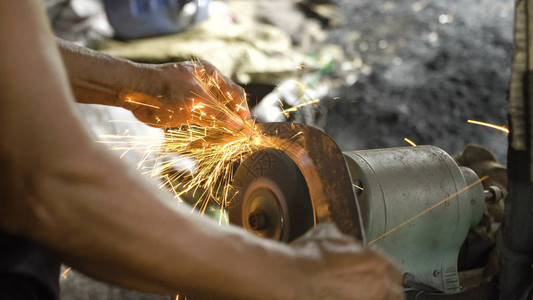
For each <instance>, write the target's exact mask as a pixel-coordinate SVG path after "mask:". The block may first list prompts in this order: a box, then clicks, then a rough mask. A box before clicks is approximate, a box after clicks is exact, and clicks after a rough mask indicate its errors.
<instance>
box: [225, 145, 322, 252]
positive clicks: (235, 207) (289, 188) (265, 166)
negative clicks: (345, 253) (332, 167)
mask: <svg viewBox="0 0 533 300" xmlns="http://www.w3.org/2000/svg"><path fill="white" fill-rule="evenodd" d="M232 185H233V187H234V189H235V190H236V194H235V197H234V198H233V199H232V201H231V203H230V206H229V208H228V215H229V220H230V222H231V223H233V224H235V225H238V226H242V227H244V228H245V229H247V230H250V231H252V232H254V233H255V234H257V235H259V236H261V237H265V238H269V239H274V240H279V241H284V242H290V241H292V240H294V239H295V238H297V237H299V236H301V235H302V234H304V233H305V232H306V231H307V230H309V229H310V228H312V227H313V226H314V225H315V221H314V213H313V206H312V203H311V197H310V196H309V189H308V187H307V183H306V182H305V179H304V177H303V175H302V172H301V171H300V169H299V168H298V166H297V165H296V164H295V163H294V161H292V159H291V158H290V157H289V156H288V155H286V154H285V153H283V151H281V150H277V149H271V148H267V149H262V150H259V151H258V152H255V153H254V154H252V155H251V156H250V157H248V158H247V159H246V160H245V161H244V162H243V163H242V164H241V165H240V166H239V168H238V169H237V172H236V173H235V176H234V179H233V183H232Z"/></svg>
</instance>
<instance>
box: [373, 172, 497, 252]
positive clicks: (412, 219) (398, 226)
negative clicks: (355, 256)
mask: <svg viewBox="0 0 533 300" xmlns="http://www.w3.org/2000/svg"><path fill="white" fill-rule="evenodd" d="M487 178H489V176H483V177H481V178H480V179H478V180H476V181H474V182H473V183H471V184H469V185H467V186H466V187H464V188H462V189H461V190H459V191H458V192H456V193H453V194H451V195H450V196H448V197H446V198H445V199H443V200H441V201H439V202H437V203H435V204H433V205H432V206H431V207H429V208H428V209H426V210H424V211H422V212H420V213H419V214H417V215H415V216H414V217H412V218H410V219H408V220H406V221H404V222H402V223H400V224H399V225H397V226H395V227H393V228H392V229H391V230H389V231H387V232H385V233H384V234H382V235H380V236H378V237H377V238H375V239H373V240H372V241H370V242H369V243H368V245H371V244H373V243H375V242H377V241H378V240H380V239H382V238H384V237H386V236H387V235H389V234H391V233H393V232H395V231H396V230H398V229H400V228H402V227H403V226H405V225H407V224H409V223H410V222H412V221H414V220H416V219H417V218H419V217H420V216H422V215H424V214H426V213H428V212H430V211H431V210H433V209H435V208H436V207H439V206H440V205H442V204H444V203H446V202H448V201H449V200H451V199H453V198H455V197H456V196H458V195H459V194H461V193H463V192H465V191H467V190H468V189H470V188H471V187H473V186H475V185H476V184H479V183H481V182H482V181H483V180H485V179H487Z"/></svg>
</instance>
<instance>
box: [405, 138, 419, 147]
mask: <svg viewBox="0 0 533 300" xmlns="http://www.w3.org/2000/svg"><path fill="white" fill-rule="evenodd" d="M403 140H404V141H406V142H407V143H409V144H411V146H413V147H416V144H415V142H413V141H411V140H410V139H408V138H403Z"/></svg>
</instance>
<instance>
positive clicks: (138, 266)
mask: <svg viewBox="0 0 533 300" xmlns="http://www.w3.org/2000/svg"><path fill="white" fill-rule="evenodd" d="M0 22H1V24H0V25H1V26H0V70H1V71H2V73H3V76H0V91H1V92H2V94H1V96H0V97H1V100H0V101H1V102H0V136H1V137H2V138H1V139H0V164H1V166H2V168H1V169H2V172H1V173H0V174H1V178H0V207H1V209H0V230H3V231H6V232H9V233H13V234H18V235H21V236H25V237H27V238H29V239H32V240H34V241H37V242H39V243H41V244H42V245H44V246H46V247H48V248H50V249H51V250H53V251H55V252H56V253H58V254H59V255H60V256H61V257H62V258H63V259H64V260H65V261H66V262H67V263H69V264H70V265H72V266H73V267H75V268H77V269H79V270H81V271H84V272H85V273H87V274H90V275H92V276H94V277H97V278H100V279H103V280H105V281H108V282H112V283H116V284H119V285H122V286H126V287H130V288H134V289H137V290H144V291H152V292H157V293H168V294H170V293H174V292H181V293H184V294H189V295H199V296H216V298H217V299H222V298H229V299H328V298H329V299H400V298H401V297H402V296H401V295H402V294H401V290H400V287H399V282H400V281H401V276H400V275H399V273H398V270H397V269H396V268H395V267H394V265H393V264H391V263H390V262H389V261H388V260H387V259H385V258H384V257H382V256H381V255H378V254H376V253H375V252H373V251H372V250H370V249H367V248H362V247H361V246H360V245H359V244H356V243H354V241H353V240H352V239H349V238H347V237H345V236H340V235H339V234H338V233H335V232H334V231H331V230H325V231H324V230H322V231H320V230H319V231H315V232H314V234H313V233H311V234H310V235H308V236H306V237H304V238H302V239H301V240H299V241H298V242H297V243H296V244H295V245H294V246H292V247H289V246H287V245H282V244H278V243H274V242H271V241H267V240H263V239H260V238H258V237H255V236H252V235H251V234H248V233H245V232H244V231H243V230H240V229H237V228H234V227H223V228H221V227H218V226H217V225H216V223H214V222H212V221H210V220H207V219H204V218H200V217H198V216H196V215H191V214H190V213H189V212H188V210H185V209H183V208H180V207H177V205H176V203H175V202H174V200H173V199H171V197H170V196H167V195H165V194H162V193H160V192H159V191H158V190H157V189H156V188H155V187H154V186H152V185H151V184H150V183H148V182H146V181H144V180H143V179H142V178H141V177H139V176H138V175H136V174H135V173H134V172H132V171H131V170H129V169H128V168H127V167H126V166H125V165H123V164H122V163H121V162H120V161H118V160H115V159H114V158H113V157H110V156H109V155H107V153H106V152H105V151H103V150H102V149H101V148H99V147H98V146H97V145H96V144H95V143H93V142H92V141H91V139H90V137H89V135H88V134H87V133H86V131H85V130H84V128H83V127H82V126H81V124H80V121H79V118H78V116H77V115H76V112H75V109H74V108H73V104H72V102H73V100H74V99H73V97H74V96H73V95H72V92H71V90H70V89H69V85H68V81H67V75H66V73H65V71H64V69H63V67H62V60H61V58H60V55H59V53H58V50H57V48H56V45H55V43H54V41H53V39H52V38H51V34H50V32H49V30H48V28H47V26H46V24H45V22H44V19H43V16H42V14H41V13H40V11H39V5H38V2H37V0H18V1H7V0H0ZM14 29H16V30H14ZM330 229H331V228H330Z"/></svg>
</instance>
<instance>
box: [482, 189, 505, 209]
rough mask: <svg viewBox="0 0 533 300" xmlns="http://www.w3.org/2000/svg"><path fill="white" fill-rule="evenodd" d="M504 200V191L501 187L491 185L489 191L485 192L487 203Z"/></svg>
mask: <svg viewBox="0 0 533 300" xmlns="http://www.w3.org/2000/svg"><path fill="white" fill-rule="evenodd" d="M502 199H503V191H502V190H501V189H500V188H499V187H497V186H495V185H491V186H489V188H488V189H487V190H485V201H486V202H487V203H491V204H494V203H498V202H499V201H500V200H502Z"/></svg>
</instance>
